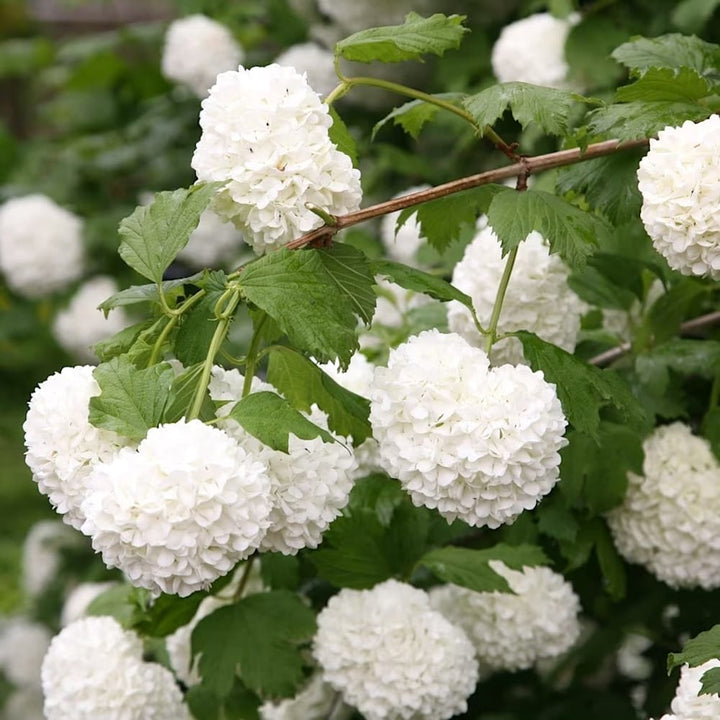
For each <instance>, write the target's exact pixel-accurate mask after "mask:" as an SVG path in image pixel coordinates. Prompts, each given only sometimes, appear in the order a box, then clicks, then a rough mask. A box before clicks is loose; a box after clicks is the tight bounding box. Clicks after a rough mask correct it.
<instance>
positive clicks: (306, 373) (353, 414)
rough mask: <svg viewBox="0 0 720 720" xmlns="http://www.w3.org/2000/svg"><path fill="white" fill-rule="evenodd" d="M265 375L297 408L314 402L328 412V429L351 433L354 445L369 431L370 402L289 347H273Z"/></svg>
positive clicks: (363, 438) (307, 410) (308, 405)
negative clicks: (347, 388)
mask: <svg viewBox="0 0 720 720" xmlns="http://www.w3.org/2000/svg"><path fill="white" fill-rule="evenodd" d="M267 378H268V382H269V383H271V384H272V385H273V386H274V387H276V388H277V389H278V390H279V391H280V392H281V393H283V395H285V397H286V398H287V399H288V400H289V401H290V402H291V403H292V404H293V405H294V406H295V407H296V408H298V409H299V410H303V411H305V412H309V411H310V408H311V407H312V405H313V404H316V405H317V406H318V407H319V408H320V409H321V410H322V411H323V412H324V413H326V414H327V416H328V425H329V427H330V429H331V430H332V431H333V432H334V433H337V434H338V435H340V436H342V437H347V436H348V435H351V436H352V438H353V441H354V443H355V445H359V444H360V443H361V442H363V441H364V440H366V439H367V438H368V437H370V435H372V428H371V427H370V422H369V419H368V418H369V416H370V402H369V401H368V400H367V399H366V398H363V397H361V396H360V395H356V394H355V393H353V392H350V390H346V389H345V388H344V387H342V386H341V385H339V384H338V383H336V382H335V380H333V379H332V378H331V377H330V376H329V375H328V374H327V373H325V372H323V371H322V370H321V369H320V368H319V367H318V366H317V365H316V364H315V363H314V362H312V361H311V360H308V359H307V358H306V357H304V356H303V355H300V354H299V353H298V352H296V351H295V350H293V349H292V348H287V347H281V346H276V347H274V348H272V350H271V351H270V360H269V363H268V372H267Z"/></svg>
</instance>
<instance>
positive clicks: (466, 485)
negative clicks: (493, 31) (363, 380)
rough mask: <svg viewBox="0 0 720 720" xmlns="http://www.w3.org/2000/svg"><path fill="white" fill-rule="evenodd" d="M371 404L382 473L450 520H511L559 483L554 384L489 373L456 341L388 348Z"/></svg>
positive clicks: (433, 336)
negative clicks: (387, 354) (387, 358)
mask: <svg viewBox="0 0 720 720" xmlns="http://www.w3.org/2000/svg"><path fill="white" fill-rule="evenodd" d="M370 401H371V405H370V422H371V423H372V427H373V434H374V436H375V438H376V440H377V441H378V443H379V447H380V461H381V463H382V465H383V467H384V468H385V470H386V472H387V473H388V474H389V475H391V476H392V477H395V478H397V479H398V480H400V482H401V484H402V486H403V487H404V489H405V490H406V491H407V492H408V493H409V494H410V497H411V498H412V501H413V503H414V504H415V505H424V506H426V507H429V508H437V510H438V511H439V512H440V514H441V515H443V517H445V518H447V519H448V520H449V521H452V520H454V519H455V518H457V517H459V518H461V519H462V520H464V521H465V522H466V523H468V524H470V525H473V526H483V525H486V526H488V527H490V528H497V527H499V526H500V525H502V524H503V523H511V522H513V521H514V520H515V518H516V517H517V516H518V515H519V514H520V513H521V512H522V511H523V510H531V509H532V508H534V507H535V505H536V504H537V503H538V502H539V501H540V499H541V498H542V497H543V496H545V495H547V493H549V492H550V490H551V489H552V488H553V486H554V485H555V483H556V482H557V480H558V477H559V465H560V454H559V450H560V449H561V448H562V447H564V446H565V445H566V444H567V441H566V440H565V438H564V437H563V433H564V431H565V426H566V420H565V416H564V415H563V411H562V407H561V406H560V401H559V400H558V398H557V393H556V391H555V386H554V385H552V384H550V383H548V382H546V381H545V379H544V378H543V374H542V373H541V372H532V371H531V370H530V368H528V367H526V366H524V365H519V366H517V367H514V366H512V365H502V366H501V367H496V368H492V369H491V368H490V366H489V361H488V358H487V355H486V354H485V353H484V352H483V351H482V350H480V349H479V348H474V347H472V346H471V345H469V344H468V343H467V342H466V341H465V340H463V338H462V337H460V336H459V335H456V334H454V333H450V334H442V333H439V332H438V331H437V330H428V331H425V332H422V333H420V335H416V336H414V337H412V338H410V339H409V340H408V341H407V342H406V343H404V344H402V345H400V346H399V347H397V348H395V349H394V350H392V351H391V352H390V358H389V361H388V366H387V367H386V368H383V367H378V368H377V369H376V370H375V382H374V386H373V388H372V390H371V392H370Z"/></svg>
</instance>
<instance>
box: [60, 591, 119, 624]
mask: <svg viewBox="0 0 720 720" xmlns="http://www.w3.org/2000/svg"><path fill="white" fill-rule="evenodd" d="M116 586H117V583H115V582H85V583H80V584H79V585H76V586H75V587H74V588H73V589H72V590H71V591H70V592H69V593H68V595H67V597H66V598H65V602H64V603H63V607H62V612H61V613H60V625H61V626H62V627H65V626H67V625H70V624H71V623H74V622H75V621H76V620H80V619H81V618H83V617H85V615H86V614H87V609H88V608H89V607H90V604H91V603H92V601H93V600H95V598H96V597H98V596H100V595H102V594H103V593H104V592H105V591H107V590H110V589H111V588H114V587H116Z"/></svg>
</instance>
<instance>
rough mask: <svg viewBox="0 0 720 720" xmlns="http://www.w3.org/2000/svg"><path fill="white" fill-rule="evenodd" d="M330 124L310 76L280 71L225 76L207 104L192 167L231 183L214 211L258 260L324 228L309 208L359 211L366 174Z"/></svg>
mask: <svg viewBox="0 0 720 720" xmlns="http://www.w3.org/2000/svg"><path fill="white" fill-rule="evenodd" d="M332 122H333V121H332V118H331V117H330V113H329V112H328V107H327V105H324V104H323V103H322V102H321V100H320V98H319V97H318V95H317V93H316V92H314V91H313V89H312V88H311V87H310V86H309V85H308V83H307V80H306V79H305V77H304V76H302V75H300V74H299V73H298V72H297V71H296V70H295V69H293V68H289V67H281V66H280V65H277V64H272V65H268V66H267V67H254V68H249V69H245V68H242V67H241V68H239V70H237V71H236V72H225V73H221V74H220V75H219V76H218V78H217V82H216V84H215V85H214V86H213V87H212V89H211V91H210V94H209V96H208V97H207V98H206V99H205V100H204V101H203V103H202V111H201V113H200V126H201V127H202V135H201V137H200V140H199V142H198V144H197V147H196V148H195V154H194V155H193V159H192V166H193V168H194V169H195V171H196V173H197V176H198V179H199V180H208V181H222V182H224V183H225V185H224V186H223V188H222V189H221V190H220V191H219V192H218V194H217V195H216V196H215V200H214V205H213V208H214V210H215V212H217V214H218V215H220V217H221V218H223V219H225V220H231V221H232V222H233V223H234V224H235V225H236V226H237V228H238V229H240V230H241V231H242V232H243V235H244V237H245V240H246V242H247V243H248V244H250V245H251V246H252V247H253V249H254V250H255V252H257V253H258V254H261V253H264V252H266V251H268V250H274V249H276V248H278V247H280V246H282V245H283V244H285V243H287V242H289V241H290V240H292V239H293V238H296V237H299V236H300V235H302V234H303V233H306V232H308V231H310V230H313V229H315V228H317V227H320V226H321V225H322V224H323V220H322V219H321V218H320V217H318V215H316V214H315V213H313V212H312V211H311V210H310V209H308V207H307V204H308V203H309V204H311V205H314V206H316V207H318V208H321V209H322V210H324V211H325V212H327V213H330V214H333V215H341V214H345V213H349V212H352V211H354V210H357V209H358V208H359V206H360V200H361V197H362V191H361V188H360V172H359V171H358V170H356V169H355V168H353V166H352V162H351V161H350V158H349V157H348V156H347V155H345V153H343V152H340V150H338V149H337V147H336V146H335V144H334V143H333V142H332V141H331V140H330V136H329V134H328V130H329V128H330V126H331V125H332Z"/></svg>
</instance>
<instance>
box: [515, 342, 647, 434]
mask: <svg viewBox="0 0 720 720" xmlns="http://www.w3.org/2000/svg"><path fill="white" fill-rule="evenodd" d="M513 335H515V336H516V337H518V338H520V341H521V342H522V344H523V352H524V355H525V359H526V360H527V361H528V362H529V363H530V367H532V369H533V370H542V372H543V375H544V376H545V380H546V381H547V382H550V383H553V384H554V385H555V386H556V387H557V394H558V398H559V399H560V403H561V404H562V407H563V412H564V413H565V417H567V419H568V420H569V421H570V423H572V425H573V426H574V427H575V429H576V430H579V431H580V432H584V433H586V434H587V435H589V436H590V437H591V438H593V440H595V441H596V442H599V440H600V435H599V428H600V409H601V408H602V407H604V406H605V405H613V406H614V407H615V408H617V410H618V411H619V412H620V413H621V414H622V416H623V417H624V418H625V420H626V422H627V423H628V425H630V426H631V427H642V426H644V424H645V422H646V418H645V413H644V410H643V408H642V406H641V405H640V404H639V403H638V401H637V399H636V398H635V397H634V395H633V394H632V392H631V391H630V388H629V387H628V386H627V384H626V383H625V381H624V380H623V379H622V378H621V377H620V376H619V375H618V374H617V373H616V372H614V371H613V370H602V369H600V368H598V367H595V366H593V365H588V364H587V363H586V362H583V361H582V360H580V359H579V358H576V357H575V356H574V355H571V354H570V353H568V352H566V351H565V350H563V349H562V348H559V347H557V346H556V345H553V344H552V343H548V342H545V341H544V340H541V339H540V338H539V337H537V336H536V335H533V334H532V333H529V332H525V331H518V332H516V333H513Z"/></svg>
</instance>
